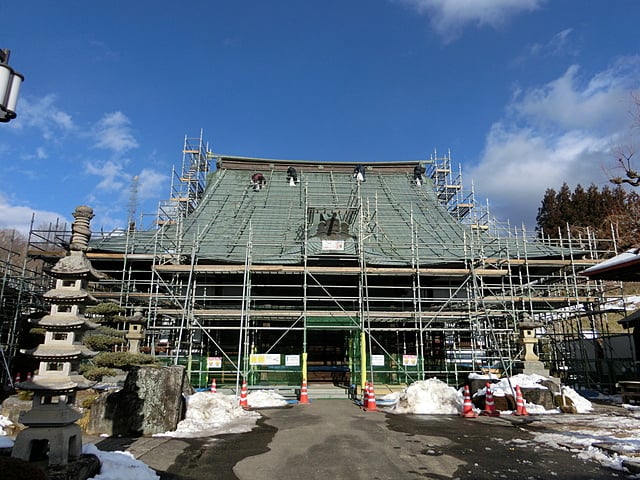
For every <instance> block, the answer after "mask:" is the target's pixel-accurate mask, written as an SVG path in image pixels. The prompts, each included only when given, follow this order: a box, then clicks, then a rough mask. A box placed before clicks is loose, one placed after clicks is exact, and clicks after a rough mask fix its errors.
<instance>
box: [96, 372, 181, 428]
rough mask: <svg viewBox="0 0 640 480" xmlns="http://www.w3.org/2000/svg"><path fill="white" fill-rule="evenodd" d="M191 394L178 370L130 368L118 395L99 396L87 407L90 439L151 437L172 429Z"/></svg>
mask: <svg viewBox="0 0 640 480" xmlns="http://www.w3.org/2000/svg"><path fill="white" fill-rule="evenodd" d="M191 393H193V390H192V388H191V386H190V385H189V381H188V378H187V375H186V372H185V369H184V367H182V366H171V367H157V366H142V367H134V368H133V369H132V370H131V371H130V372H129V374H128V375H127V379H126V381H125V384H124V387H123V388H122V389H121V390H118V391H108V392H103V393H101V394H100V396H99V397H98V399H97V400H96V401H95V402H94V403H93V404H92V405H91V413H90V416H89V422H88V425H87V433H89V434H91V435H99V434H107V435H123V436H140V435H153V434H155V433H163V432H167V431H172V430H175V429H176V426H177V425H178V422H179V421H180V420H182V419H183V418H184V412H185V408H186V405H185V401H184V396H183V394H184V395H189V394H191Z"/></svg>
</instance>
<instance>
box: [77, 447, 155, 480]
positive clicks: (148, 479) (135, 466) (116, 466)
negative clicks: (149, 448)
mask: <svg viewBox="0 0 640 480" xmlns="http://www.w3.org/2000/svg"><path fill="white" fill-rule="evenodd" d="M82 453H86V454H92V455H95V456H96V457H98V459H100V464H101V467H100V473H99V474H98V475H96V476H95V477H92V478H91V479H89V480H122V479H124V478H126V479H127V480H159V479H160V477H159V476H158V475H156V472H154V471H153V470H152V469H151V468H149V467H148V466H147V465H145V464H144V463H142V462H141V461H140V460H136V459H135V457H134V456H133V455H132V454H130V453H129V452H103V451H102V450H98V448H97V447H96V446H95V445H93V444H91V443H89V444H87V445H84V446H83V447H82Z"/></svg>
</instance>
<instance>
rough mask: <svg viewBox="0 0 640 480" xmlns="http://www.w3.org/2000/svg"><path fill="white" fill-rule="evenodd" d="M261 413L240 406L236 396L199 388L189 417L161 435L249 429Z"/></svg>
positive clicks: (206, 434)
mask: <svg viewBox="0 0 640 480" xmlns="http://www.w3.org/2000/svg"><path fill="white" fill-rule="evenodd" d="M259 417H260V414H259V413H257V412H250V411H247V410H245V409H243V408H242V407H240V406H239V404H238V399H237V398H236V397H234V396H229V395H223V394H221V393H211V392H197V393H194V394H193V395H191V396H189V397H188V399H187V413H186V415H185V419H184V420H182V421H181V422H180V423H178V427H177V428H176V430H175V431H173V432H165V433H161V434H158V435H157V436H167V437H178V438H194V437H209V436H212V435H219V434H220V433H242V432H249V431H251V429H252V428H253V427H254V425H255V424H256V421H257V419H258V418H259Z"/></svg>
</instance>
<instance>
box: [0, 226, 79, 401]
mask: <svg viewBox="0 0 640 480" xmlns="http://www.w3.org/2000/svg"><path fill="white" fill-rule="evenodd" d="M33 222H34V217H32V219H31V229H30V230H31V231H32V232H33V231H34V229H33ZM65 229H66V226H65V225H64V224H60V223H56V224H49V225H48V226H47V227H45V228H44V230H46V231H47V234H48V235H49V240H48V241H47V244H50V243H51V240H54V237H55V233H54V232H59V231H60V230H65ZM3 233H4V235H3V236H2V244H0V380H1V382H2V385H3V386H4V387H9V388H12V387H13V380H14V378H15V377H16V375H18V374H20V375H22V378H26V375H27V373H28V372H32V371H33V369H34V365H33V364H31V363H30V362H28V361H26V359H24V358H17V353H18V351H19V347H20V340H21V338H22V340H23V341H24V339H25V337H27V336H28V334H29V327H28V324H27V318H28V316H29V315H31V314H33V313H34V312H38V311H44V310H43V309H44V308H46V304H45V303H44V302H43V301H42V294H43V293H44V292H46V291H47V290H48V289H49V288H51V285H52V284H51V280H50V278H49V277H48V276H47V275H46V273H45V271H44V270H45V269H46V267H47V262H46V261H45V260H44V258H45V257H48V256H49V255H45V254H44V252H42V251H38V250H37V247H36V245H38V244H39V242H38V240H37V239H36V238H35V236H33V237H32V236H30V237H29V238H25V237H24V236H23V235H21V234H19V233H18V232H16V231H15V230H8V231H4V232H3ZM29 246H34V247H35V249H34V250H31V251H30V252H28V247H29Z"/></svg>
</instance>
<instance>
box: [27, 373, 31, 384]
mask: <svg viewBox="0 0 640 480" xmlns="http://www.w3.org/2000/svg"><path fill="white" fill-rule="evenodd" d="M30 381H31V372H28V373H27V382H30Z"/></svg>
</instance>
